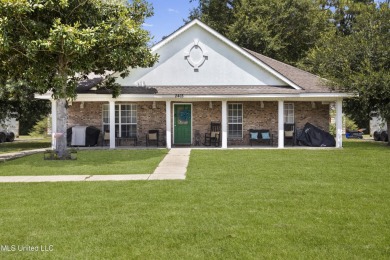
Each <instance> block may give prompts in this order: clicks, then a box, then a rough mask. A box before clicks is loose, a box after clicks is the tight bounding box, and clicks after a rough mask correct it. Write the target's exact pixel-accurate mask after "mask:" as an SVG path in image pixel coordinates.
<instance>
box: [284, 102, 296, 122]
mask: <svg viewBox="0 0 390 260" xmlns="http://www.w3.org/2000/svg"><path fill="white" fill-rule="evenodd" d="M284 123H286V124H293V123H294V103H284Z"/></svg>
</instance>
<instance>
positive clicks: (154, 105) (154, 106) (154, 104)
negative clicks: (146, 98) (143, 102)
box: [152, 101, 157, 109]
mask: <svg viewBox="0 0 390 260" xmlns="http://www.w3.org/2000/svg"><path fill="white" fill-rule="evenodd" d="M152 108H153V109H156V108H157V106H156V101H153V105H152Z"/></svg>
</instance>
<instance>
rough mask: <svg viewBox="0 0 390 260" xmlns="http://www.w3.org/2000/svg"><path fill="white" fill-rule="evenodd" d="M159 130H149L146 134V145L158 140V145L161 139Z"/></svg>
mask: <svg viewBox="0 0 390 260" xmlns="http://www.w3.org/2000/svg"><path fill="white" fill-rule="evenodd" d="M159 139H160V137H159V131H158V130H149V132H148V133H147V134H146V146H149V145H150V143H151V142H156V146H157V147H158V142H159V141H160V140H159Z"/></svg>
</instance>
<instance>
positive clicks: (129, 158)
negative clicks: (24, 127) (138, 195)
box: [0, 149, 167, 176]
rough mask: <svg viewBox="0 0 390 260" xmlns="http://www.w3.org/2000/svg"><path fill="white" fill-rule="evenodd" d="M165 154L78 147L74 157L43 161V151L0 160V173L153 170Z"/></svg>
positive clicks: (35, 173)
mask: <svg viewBox="0 0 390 260" xmlns="http://www.w3.org/2000/svg"><path fill="white" fill-rule="evenodd" d="M166 154H167V150H165V149H153V150H114V151H110V150H91V151H86V150H81V151H78V153H77V160H68V161H66V160H65V161H56V160H43V153H39V154H34V155H30V156H25V157H22V158H20V159H16V160H11V161H6V162H4V163H0V176H1V175H2V176H7V175H14V176H15V175H99V174H102V175H108V174H146V173H153V171H154V169H155V168H156V167H157V166H158V164H159V163H160V161H161V160H162V159H163V158H164V156H165V155H166Z"/></svg>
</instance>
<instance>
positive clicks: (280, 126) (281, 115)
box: [278, 100, 284, 148]
mask: <svg viewBox="0 0 390 260" xmlns="http://www.w3.org/2000/svg"><path fill="white" fill-rule="evenodd" d="M278 148H284V101H283V100H279V101H278Z"/></svg>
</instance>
